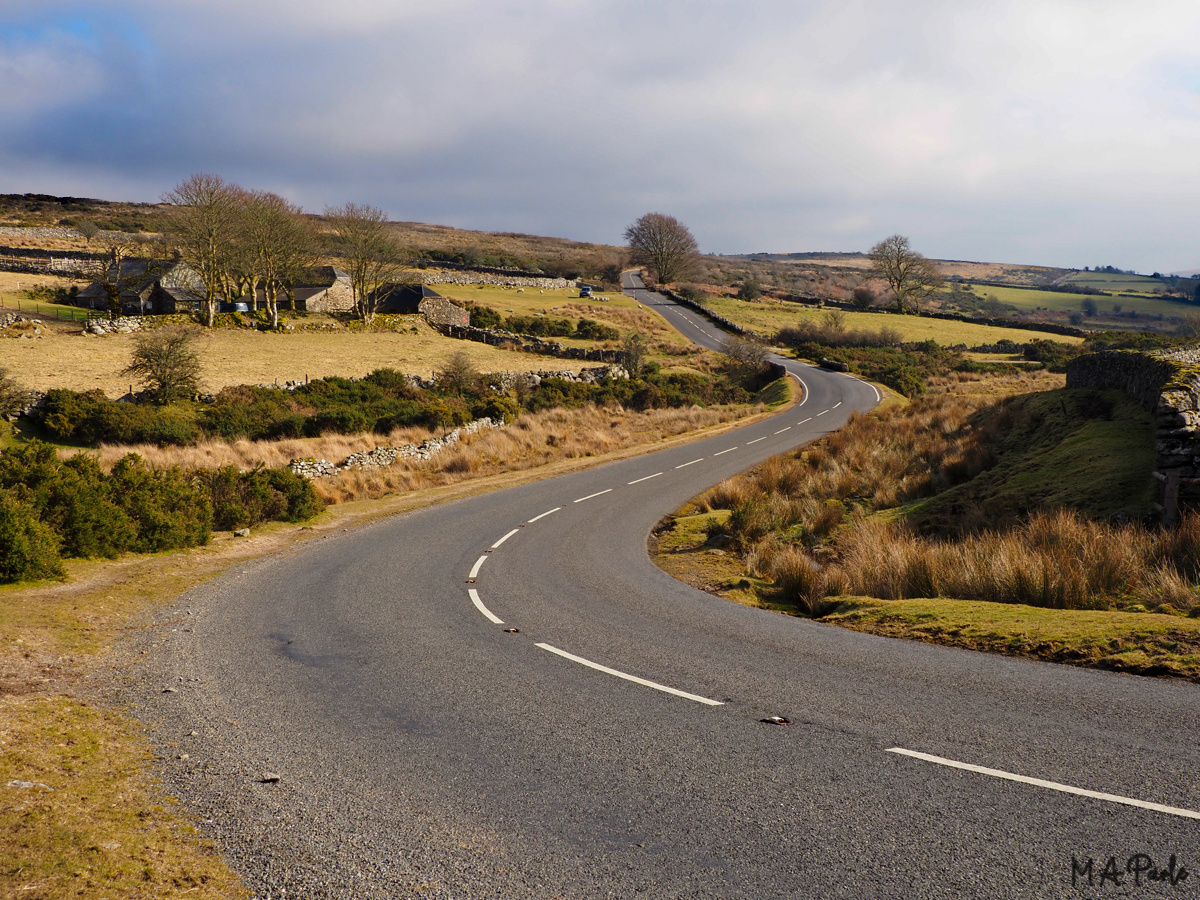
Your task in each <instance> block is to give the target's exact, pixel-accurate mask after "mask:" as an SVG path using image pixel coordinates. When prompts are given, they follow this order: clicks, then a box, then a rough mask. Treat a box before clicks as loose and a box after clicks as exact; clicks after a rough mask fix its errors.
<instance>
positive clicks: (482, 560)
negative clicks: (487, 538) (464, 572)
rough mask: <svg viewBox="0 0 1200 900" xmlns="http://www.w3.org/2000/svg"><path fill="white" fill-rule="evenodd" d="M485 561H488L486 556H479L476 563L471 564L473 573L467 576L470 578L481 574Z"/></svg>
mask: <svg viewBox="0 0 1200 900" xmlns="http://www.w3.org/2000/svg"><path fill="white" fill-rule="evenodd" d="M485 562H487V557H486V556H481V557H479V559H477V560H475V565H473V566H471V574H470V575H468V576H467V577H468V578H477V577H478V576H479V570H480V569H481V568H482V567H483V564H484V563H485Z"/></svg>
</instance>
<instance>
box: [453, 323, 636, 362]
mask: <svg viewBox="0 0 1200 900" xmlns="http://www.w3.org/2000/svg"><path fill="white" fill-rule="evenodd" d="M430 324H431V325H433V327H434V328H436V329H437V330H438V331H439V332H441V333H442V334H444V335H446V337H452V338H458V339H459V340H463V341H476V342H477V343H480V344H491V345H492V346H493V347H501V346H512V347H515V348H517V349H518V350H524V351H525V352H526V353H538V354H541V355H542V356H556V357H558V358H559V359H579V360H584V361H586V362H604V363H619V362H621V360H622V358H623V356H624V354H622V353H621V351H620V350H587V349H584V348H583V347H567V346H565V345H563V344H562V343H560V342H559V341H543V340H542V339H541V338H537V337H533V336H532V335H527V334H513V333H512V332H511V331H500V330H499V329H491V328H476V327H475V326H474V325H440V324H436V323H432V322H431V323H430Z"/></svg>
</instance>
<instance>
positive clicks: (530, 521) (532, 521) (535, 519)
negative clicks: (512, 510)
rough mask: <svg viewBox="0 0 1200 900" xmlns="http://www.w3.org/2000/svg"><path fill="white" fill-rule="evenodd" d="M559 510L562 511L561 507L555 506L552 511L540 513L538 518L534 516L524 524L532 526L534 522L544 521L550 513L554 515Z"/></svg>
mask: <svg viewBox="0 0 1200 900" xmlns="http://www.w3.org/2000/svg"><path fill="white" fill-rule="evenodd" d="M560 509H562V507H561V506H556V507H554V509H551V510H547V511H546V512H544V513H542V514H541V515H540V516H534V517H533V518H532V519H530V520H529V521H528V522H526V523H525V524H526V525H532V524H533V523H534V522H536V521H537V520H538V519H544V518H546V516H548V515H550V514H551V513H556V512H558V511H559V510H560Z"/></svg>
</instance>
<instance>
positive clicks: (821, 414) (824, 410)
mask: <svg viewBox="0 0 1200 900" xmlns="http://www.w3.org/2000/svg"><path fill="white" fill-rule="evenodd" d="M827 412H829V410H827V409H823V410H821V411H820V412H819V413H817V415H818V416H823V415H825V413H827Z"/></svg>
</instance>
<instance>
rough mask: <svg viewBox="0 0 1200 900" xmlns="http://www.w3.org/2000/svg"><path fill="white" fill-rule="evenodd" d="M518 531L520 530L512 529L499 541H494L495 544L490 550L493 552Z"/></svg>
mask: <svg viewBox="0 0 1200 900" xmlns="http://www.w3.org/2000/svg"><path fill="white" fill-rule="evenodd" d="M520 530H521V529H519V528H514V529H513V530H512V531H510V532H509V533H508V534H506V535H505V536H504V537H502V538H500V540H498V541H496V543H494V544H492V548H491V549H493V550H495V549H497V548H498V547H499V546H500V545H501V544H503V543H504V542H505V541H507V540H508V539H509V538H510V537H512V536H513V535H514V534H516V533H517V532H518V531H520Z"/></svg>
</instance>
